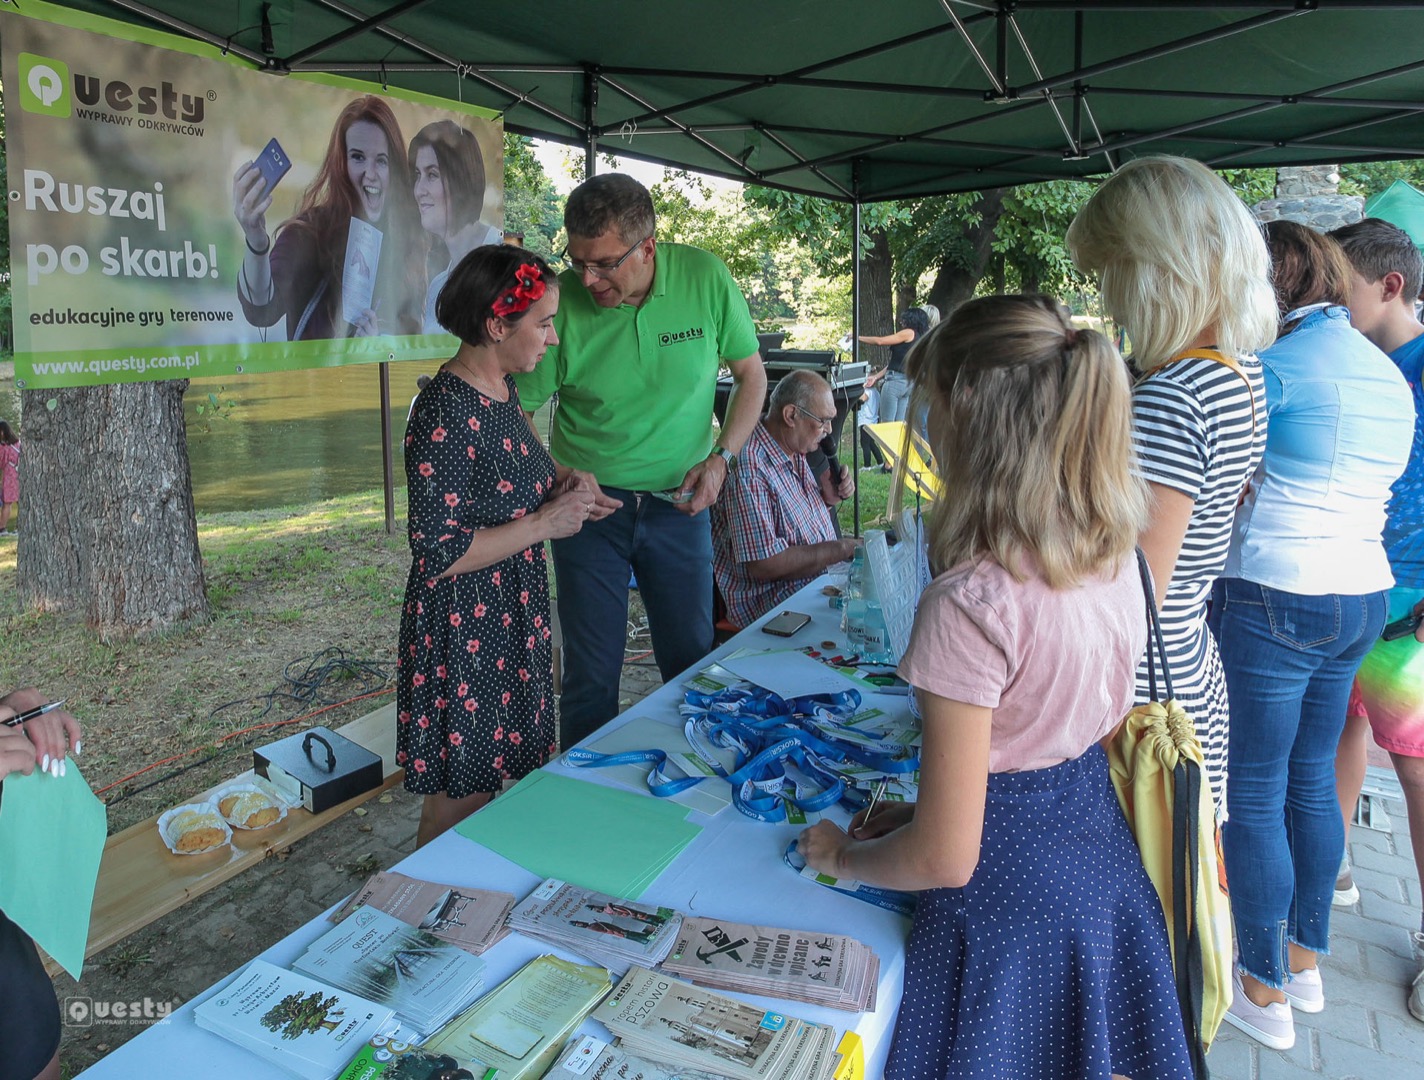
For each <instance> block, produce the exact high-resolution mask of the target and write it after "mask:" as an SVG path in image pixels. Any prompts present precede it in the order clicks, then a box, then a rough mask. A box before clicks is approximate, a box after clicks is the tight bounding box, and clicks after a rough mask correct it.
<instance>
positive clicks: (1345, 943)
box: [1207, 801, 1424, 1080]
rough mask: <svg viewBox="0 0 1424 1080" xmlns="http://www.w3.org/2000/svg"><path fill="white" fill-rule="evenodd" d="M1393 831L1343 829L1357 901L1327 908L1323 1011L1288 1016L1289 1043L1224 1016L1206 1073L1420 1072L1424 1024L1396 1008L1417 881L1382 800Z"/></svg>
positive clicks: (1398, 823) (1404, 982)
mask: <svg viewBox="0 0 1424 1080" xmlns="http://www.w3.org/2000/svg"><path fill="white" fill-rule="evenodd" d="M1385 807H1386V809H1387V810H1388V812H1389V816H1390V823H1391V826H1392V832H1389V833H1383V832H1375V831H1373V830H1370V829H1365V828H1361V827H1359V826H1356V827H1354V828H1352V829H1351V830H1350V845H1349V846H1350V861H1351V862H1352V863H1353V864H1354V873H1355V884H1356V885H1357V886H1358V887H1359V890H1360V902H1359V903H1358V904H1356V905H1354V907H1351V908H1336V909H1335V910H1334V912H1333V913H1332V915H1331V919H1330V949H1331V951H1330V955H1329V956H1327V957H1323V958H1322V959H1321V964H1320V972H1321V976H1322V978H1323V979H1324V982H1325V1011H1324V1012H1321V1013H1318V1014H1317V1015H1315V1016H1307V1015H1305V1014H1303V1013H1300V1012H1297V1013H1296V1014H1295V1030H1296V1040H1295V1046H1294V1047H1293V1048H1292V1049H1291V1050H1289V1051H1286V1052H1284V1053H1282V1052H1281V1051H1277V1050H1270V1049H1267V1048H1266V1047H1264V1046H1262V1045H1261V1044H1260V1043H1258V1042H1256V1041H1255V1040H1254V1039H1250V1038H1248V1037H1247V1036H1245V1035H1244V1034H1242V1033H1241V1032H1239V1031H1237V1030H1236V1029H1235V1028H1233V1027H1231V1026H1230V1025H1229V1024H1223V1025H1222V1028H1221V1033H1220V1034H1219V1035H1218V1036H1217V1040H1216V1043H1215V1045H1214V1046H1213V1047H1212V1048H1211V1053H1210V1054H1208V1055H1207V1064H1208V1065H1209V1066H1210V1068H1211V1075H1212V1078H1213V1080H1307V1078H1314V1080H1319V1078H1320V1077H1329V1078H1330V1080H1416V1078H1419V1080H1424V1023H1420V1022H1419V1021H1418V1020H1415V1019H1414V1017H1412V1016H1410V1014H1409V1010H1408V1009H1407V1008H1406V1007H1405V1000H1406V997H1407V994H1408V989H1409V984H1410V983H1411V982H1412V981H1413V979H1414V975H1415V973H1416V972H1417V971H1418V970H1419V966H1418V962H1417V961H1416V960H1415V958H1414V954H1413V947H1412V944H1411V941H1410V932H1411V931H1413V930H1417V929H1418V928H1419V908H1420V897H1419V879H1418V877H1417V876H1416V875H1415V872H1414V858H1413V856H1412V854H1411V852H1410V846H1409V825H1408V822H1407V820H1406V819H1405V814H1404V804H1403V803H1401V802H1395V801H1386V802H1385Z"/></svg>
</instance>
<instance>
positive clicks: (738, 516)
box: [712, 423, 836, 626]
mask: <svg viewBox="0 0 1424 1080" xmlns="http://www.w3.org/2000/svg"><path fill="white" fill-rule="evenodd" d="M835 538H836V534H835V530H834V529H833V528H832V527H831V514H830V511H829V510H828V509H827V508H826V502H825V500H824V499H823V498H822V497H821V489H820V486H819V485H818V484H817V483H816V477H815V474H814V473H812V471H811V467H810V466H809V465H807V464H806V455H805V454H791V453H787V451H786V450H785V449H783V448H782V446H781V444H780V443H778V442H777V441H776V440H775V439H773V438H772V437H771V434H770V432H768V431H767V430H766V425H765V423H759V424H757V426H756V429H755V430H754V431H753V432H752V436H751V438H750V439H748V440H747V445H746V446H745V447H744V448H743V449H742V453H741V456H740V458H739V459H738V467H737V470H736V472H734V473H732V474H731V475H730V476H728V477H727V483H726V486H725V487H723V488H722V495H721V497H720V498H719V499H718V500H717V502H716V504H715V505H714V506H713V507H712V572H713V574H714V575H715V577H716V579H717V588H718V590H720V591H721V593H722V598H723V599H724V600H725V601H726V602H727V618H728V619H729V620H731V621H732V622H733V623H735V624H736V625H737V626H749V625H751V624H752V623H753V622H755V621H756V620H757V619H758V618H760V617H761V616H762V615H764V614H765V613H766V612H767V611H769V610H771V609H772V608H773V607H775V606H776V605H777V604H779V603H781V601H783V600H785V599H786V598H787V597H788V596H790V595H791V594H792V593H794V592H796V590H797V589H799V588H801V587H802V586H803V585H805V584H806V583H807V582H809V581H813V580H814V579H815V577H816V576H818V575H814V574H813V575H811V576H810V577H799V578H785V579H783V580H781V581H757V580H756V579H755V578H753V577H752V576H751V575H750V574H748V573H747V571H746V569H745V566H744V564H745V563H748V562H755V561H758V560H761V559H769V558H771V557H772V556H773V555H778V554H780V553H781V552H783V551H785V550H786V549H787V548H789V547H795V546H798V545H801V544H818V543H821V542H822V541H825V540H834V539H835Z"/></svg>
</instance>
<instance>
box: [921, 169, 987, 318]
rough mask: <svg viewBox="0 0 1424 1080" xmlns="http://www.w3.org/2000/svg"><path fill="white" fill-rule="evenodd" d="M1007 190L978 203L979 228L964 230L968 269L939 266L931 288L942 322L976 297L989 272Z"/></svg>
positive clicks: (947, 263) (948, 263)
mask: <svg viewBox="0 0 1424 1080" xmlns="http://www.w3.org/2000/svg"><path fill="white" fill-rule="evenodd" d="M1004 194H1005V189H1004V188H990V189H989V190H988V191H985V192H984V193H983V195H982V197H981V198H980V200H979V203H978V206H977V207H976V209H977V210H978V211H979V213H980V215H981V216H980V218H979V224H977V225H975V226H973V227H971V228H967V229H965V230H964V241H965V244H966V245H967V246H968V248H969V252H970V256H969V259H968V260H967V265H961V264H960V263H959V262H951V261H949V260H946V261H944V262H942V263H941V264H940V268H939V273H938V274H936V275H935V281H934V285H933V286H932V287H931V288H930V303H931V304H934V305H935V306H936V307H938V308H939V313H940V317H941V318H948V317H949V314H950V312H952V311H953V310H954V309H955V308H957V307H958V306H959V305H960V304H962V303H964V301H966V300H968V299H970V298H971V297H973V295H974V290H975V288H977V287H978V285H979V282H980V280H981V279H982V278H983V277H984V275H985V273H987V272H988V270H989V266H990V263H991V260H992V258H993V254H994V251H993V244H994V231H995V230H996V229H997V228H998V227H999V218H1000V217H1002V216H1003V213H1004Z"/></svg>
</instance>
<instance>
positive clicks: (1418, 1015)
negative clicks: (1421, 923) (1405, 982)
mask: <svg viewBox="0 0 1424 1080" xmlns="http://www.w3.org/2000/svg"><path fill="white" fill-rule="evenodd" d="M1413 936H1414V955H1415V956H1416V957H1424V931H1421V930H1416V931H1414V935H1413ZM1409 1015H1410V1016H1412V1017H1414V1019H1416V1020H1419V1021H1421V1022H1424V967H1421V968H1420V969H1419V974H1418V975H1416V976H1414V984H1413V985H1412V986H1410V988H1409Z"/></svg>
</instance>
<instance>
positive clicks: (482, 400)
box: [396, 371, 554, 799]
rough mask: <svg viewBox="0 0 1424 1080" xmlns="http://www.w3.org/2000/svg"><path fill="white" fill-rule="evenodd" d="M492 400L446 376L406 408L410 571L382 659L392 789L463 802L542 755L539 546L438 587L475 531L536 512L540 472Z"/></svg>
mask: <svg viewBox="0 0 1424 1080" xmlns="http://www.w3.org/2000/svg"><path fill="white" fill-rule="evenodd" d="M505 386H507V387H508V388H509V400H508V401H494V400H492V399H490V398H489V397H486V396H485V395H484V394H482V393H480V392H479V391H478V390H476V389H475V388H474V387H473V386H471V385H469V384H468V383H466V382H465V381H464V380H463V379H461V378H459V377H458V376H456V375H452V374H451V373H449V372H448V371H441V372H440V373H439V374H437V375H436V376H435V378H434V379H432V380H431V381H430V384H429V385H428V386H426V388H425V389H424V390H423V391H421V393H420V396H419V397H418V398H417V399H416V402H415V409H414V413H413V415H412V416H411V418H410V423H409V426H408V427H407V430H406V436H405V474H406V485H407V490H408V494H409V499H410V512H409V524H408V528H409V534H410V550H411V555H412V556H413V560H412V563H411V568H410V577H409V579H408V580H407V581H406V587H405V606H404V609H403V611H402V614H401V626H400V646H399V655H398V657H397V661H396V668H397V671H396V718H397V724H396V760H397V761H398V762H399V763H400V764H401V765H404V766H405V786H406V789H407V790H409V791H412V792H415V793H416V794H419V795H432V794H437V793H439V792H444V793H446V794H447V795H449V796H450V797H451V798H456V799H458V798H464V797H465V796H467V795H473V794H475V793H477V792H488V791H499V790H500V787H501V785H502V783H503V781H505V780H509V779H518V778H519V777H521V776H524V775H525V774H526V773H529V772H532V771H533V770H534V769H537V768H538V767H539V766H540V765H542V764H544V762H545V761H547V760H548V757H549V754H550V753H551V752H552V751H553V749H554V699H553V676H552V666H551V656H552V641H551V638H552V636H553V633H552V631H551V630H550V628H549V584H548V571H547V568H546V563H545V555H544V545H543V544H536V545H534V546H533V547H529V548H525V549H524V550H523V551H521V552H518V553H516V554H514V555H511V556H510V557H509V558H507V559H505V560H504V561H503V562H499V563H495V564H494V565H493V566H487V567H485V568H484V569H483V570H475V571H472V572H470V573H467V574H457V575H455V576H453V577H447V578H441V577H439V576H438V575H440V574H441V573H443V572H444V571H445V570H446V569H447V568H448V567H449V566H450V565H451V564H452V563H454V562H455V561H456V560H457V559H459V558H460V557H461V556H462V555H464V554H465V551H466V550H467V549H468V548H469V546H470V538H471V537H472V536H473V534H474V532H475V530H476V529H486V528H492V527H493V526H496V525H503V524H506V523H508V522H510V521H514V520H516V519H518V518H521V517H523V516H524V515H525V514H527V513H531V512H532V511H534V510H537V509H538V508H539V507H540V505H542V504H543V502H544V500H545V499H546V498H548V497H549V495H550V492H551V488H552V487H553V484H554V461H553V459H552V458H550V457H549V454H548V452H547V451H546V450H545V449H544V447H543V445H542V444H541V443H540V442H539V440H538V439H536V438H534V436H533V434H532V433H531V432H530V430H529V425H528V424H527V423H525V420H524V415H523V413H522V412H521V411H520V407H519V393H518V391H517V390H515V388H514V381H513V380H512V379H509V378H506V379H505Z"/></svg>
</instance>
